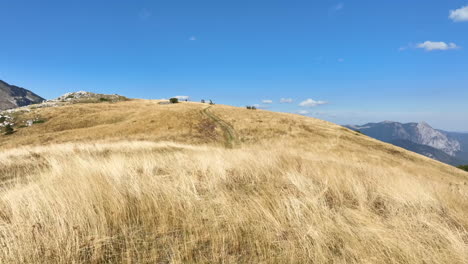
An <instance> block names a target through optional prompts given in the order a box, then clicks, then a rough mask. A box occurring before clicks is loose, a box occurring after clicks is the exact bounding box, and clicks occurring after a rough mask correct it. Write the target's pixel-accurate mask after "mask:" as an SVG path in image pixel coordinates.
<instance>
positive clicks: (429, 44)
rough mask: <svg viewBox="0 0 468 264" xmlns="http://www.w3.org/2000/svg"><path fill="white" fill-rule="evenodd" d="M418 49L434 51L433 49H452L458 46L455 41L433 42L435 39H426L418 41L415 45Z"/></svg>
mask: <svg viewBox="0 0 468 264" xmlns="http://www.w3.org/2000/svg"><path fill="white" fill-rule="evenodd" d="M416 47H417V48H419V49H425V50H426V51H434V50H452V49H458V48H460V47H459V46H457V44H455V43H445V42H443V41H440V42H435V41H426V42H423V43H419V44H417V46H416Z"/></svg>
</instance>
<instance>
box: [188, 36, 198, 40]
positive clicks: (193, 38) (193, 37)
mask: <svg viewBox="0 0 468 264" xmlns="http://www.w3.org/2000/svg"><path fill="white" fill-rule="evenodd" d="M189 40H190V41H195V40H197V37H195V36H191V37H190V38H189Z"/></svg>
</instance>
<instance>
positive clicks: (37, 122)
mask: <svg viewBox="0 0 468 264" xmlns="http://www.w3.org/2000/svg"><path fill="white" fill-rule="evenodd" d="M42 123H45V120H42V119H38V120H34V121H33V124H42Z"/></svg>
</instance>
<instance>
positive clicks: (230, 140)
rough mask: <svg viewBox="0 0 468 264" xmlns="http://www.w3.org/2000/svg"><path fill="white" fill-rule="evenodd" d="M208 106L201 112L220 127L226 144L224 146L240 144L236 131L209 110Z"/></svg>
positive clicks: (232, 146) (230, 146) (231, 146)
mask: <svg viewBox="0 0 468 264" xmlns="http://www.w3.org/2000/svg"><path fill="white" fill-rule="evenodd" d="M210 108H211V106H208V107H207V108H205V109H203V110H202V111H201V112H202V113H203V114H204V115H205V116H207V117H208V118H210V119H211V120H213V121H214V122H216V124H218V125H219V126H220V127H221V129H222V130H223V133H224V140H225V142H224V144H225V145H226V148H234V147H238V146H240V141H239V137H238V136H237V133H236V131H235V130H234V128H233V127H232V126H231V125H230V124H228V123H227V122H225V121H224V120H222V119H221V118H219V117H217V116H216V115H215V114H213V113H212V112H211V111H210V110H209V109H210Z"/></svg>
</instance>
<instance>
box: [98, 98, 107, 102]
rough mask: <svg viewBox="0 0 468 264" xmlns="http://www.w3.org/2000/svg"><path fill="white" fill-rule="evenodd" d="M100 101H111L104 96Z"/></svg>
mask: <svg viewBox="0 0 468 264" xmlns="http://www.w3.org/2000/svg"><path fill="white" fill-rule="evenodd" d="M99 101H100V102H110V100H109V99H107V98H103V97H101V98H99Z"/></svg>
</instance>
